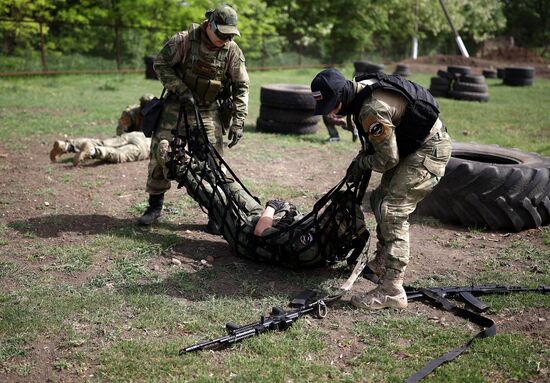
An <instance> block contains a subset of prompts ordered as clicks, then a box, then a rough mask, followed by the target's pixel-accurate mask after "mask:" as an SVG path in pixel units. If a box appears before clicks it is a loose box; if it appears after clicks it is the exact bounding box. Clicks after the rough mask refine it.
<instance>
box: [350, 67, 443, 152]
mask: <svg viewBox="0 0 550 383" xmlns="http://www.w3.org/2000/svg"><path fill="white" fill-rule="evenodd" d="M367 79H377V80H378V82H376V83H374V84H371V85H367V86H365V88H364V89H362V90H361V91H360V92H359V93H358V94H357V95H356V96H355V98H354V99H353V104H352V107H351V110H352V113H353V118H354V122H355V125H356V126H357V127H358V130H359V132H360V134H361V135H362V137H363V139H364V140H366V141H367V142H368V136H367V134H366V132H365V131H364V129H362V128H361V126H360V121H359V113H360V112H361V108H362V106H363V102H364V101H365V100H366V99H367V98H369V97H370V96H371V95H372V92H374V91H375V90H376V89H385V90H391V91H394V92H397V93H399V94H401V95H402V96H403V97H405V99H406V100H407V109H406V110H405V114H404V115H403V117H402V118H401V122H400V123H399V125H397V126H396V127H395V137H396V141H397V149H398V151H399V157H400V158H405V157H407V156H408V155H409V154H411V153H414V152H415V151H416V150H417V149H418V148H419V147H420V146H421V145H422V143H423V142H424V140H425V139H426V137H428V134H429V133H430V130H431V129H432V127H433V126H434V124H435V122H436V121H437V119H438V117H439V106H438V105H437V101H435V99H434V97H433V96H432V95H431V93H430V92H428V91H427V90H426V89H424V88H423V87H421V86H420V85H418V84H415V83H414V82H411V81H408V80H405V79H403V78H401V77H400V76H396V75H387V74H384V73H369V74H365V75H361V76H358V77H356V78H355V81H356V82H360V81H363V80H367ZM369 146H370V147H372V145H369Z"/></svg>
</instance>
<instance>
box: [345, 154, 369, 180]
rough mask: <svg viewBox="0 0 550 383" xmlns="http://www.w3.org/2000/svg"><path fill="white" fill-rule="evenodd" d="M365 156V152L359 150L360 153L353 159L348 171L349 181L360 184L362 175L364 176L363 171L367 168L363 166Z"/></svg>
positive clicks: (347, 177)
mask: <svg viewBox="0 0 550 383" xmlns="http://www.w3.org/2000/svg"><path fill="white" fill-rule="evenodd" d="M364 158H365V153H364V152H362V151H361V152H359V154H358V155H357V156H356V157H355V158H354V159H353V161H351V164H350V165H349V167H348V171H347V174H346V180H347V181H348V182H351V183H353V184H359V182H360V181H361V177H363V173H364V172H365V169H363V167H362V166H361V163H362V162H363V160H364Z"/></svg>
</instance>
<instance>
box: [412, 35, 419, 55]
mask: <svg viewBox="0 0 550 383" xmlns="http://www.w3.org/2000/svg"><path fill="white" fill-rule="evenodd" d="M417 58H418V39H417V38H416V36H415V37H413V41H412V59H413V60H416V59H417Z"/></svg>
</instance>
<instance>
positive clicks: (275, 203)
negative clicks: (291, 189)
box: [265, 199, 285, 213]
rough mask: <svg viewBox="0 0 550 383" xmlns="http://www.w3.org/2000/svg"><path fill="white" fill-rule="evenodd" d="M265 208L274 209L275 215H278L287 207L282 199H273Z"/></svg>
mask: <svg viewBox="0 0 550 383" xmlns="http://www.w3.org/2000/svg"><path fill="white" fill-rule="evenodd" d="M265 207H271V208H273V210H275V213H277V212H279V211H280V210H281V209H283V208H284V207H285V201H283V200H282V199H272V200H270V201H267V203H266V204H265Z"/></svg>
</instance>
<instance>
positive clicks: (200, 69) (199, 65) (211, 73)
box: [192, 60, 217, 79]
mask: <svg viewBox="0 0 550 383" xmlns="http://www.w3.org/2000/svg"><path fill="white" fill-rule="evenodd" d="M192 70H193V73H195V74H198V75H199V76H202V77H206V78H209V79H213V78H215V77H216V73H217V71H216V68H215V67H214V66H212V65H210V64H208V63H206V62H204V61H202V60H197V61H196V62H195V63H194V64H193V68H192Z"/></svg>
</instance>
